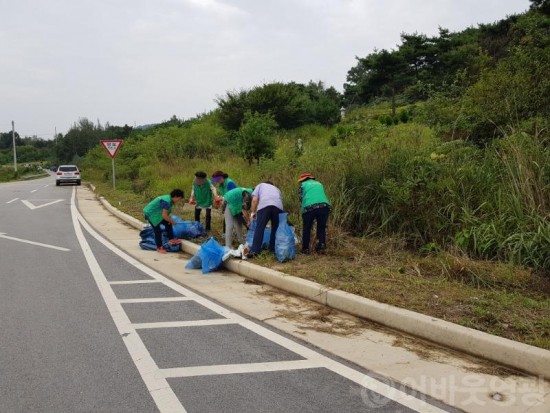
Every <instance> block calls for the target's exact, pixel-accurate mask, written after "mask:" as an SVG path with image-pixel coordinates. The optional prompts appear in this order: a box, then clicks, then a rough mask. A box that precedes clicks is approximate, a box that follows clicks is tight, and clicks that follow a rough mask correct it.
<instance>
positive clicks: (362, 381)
mask: <svg viewBox="0 0 550 413" xmlns="http://www.w3.org/2000/svg"><path fill="white" fill-rule="evenodd" d="M78 219H79V221H80V222H81V224H82V226H83V227H84V228H86V230H87V231H88V232H89V233H90V234H91V235H92V236H93V237H94V238H95V239H96V240H98V241H99V242H100V243H102V244H103V245H105V246H106V247H107V248H108V249H110V250H111V251H112V252H113V253H115V254H116V255H118V256H119V257H121V258H122V259H124V260H125V261H127V262H128V263H130V264H132V265H134V266H135V267H137V268H138V269H140V270H141V271H143V272H144V273H146V274H147V275H149V276H151V277H153V278H155V279H158V280H161V281H162V282H163V283H164V284H165V285H167V286H169V287H171V288H172V289H174V290H176V291H178V292H180V293H182V294H184V295H185V296H187V297H190V298H193V299H194V300H195V301H197V302H198V303H200V304H201V305H203V306H204V307H206V308H208V309H210V310H212V311H214V312H216V313H218V314H220V315H222V316H223V317H226V318H228V319H230V320H234V321H235V322H236V323H238V324H239V325H241V326H243V327H245V328H247V329H249V330H250V331H253V332H255V333H256V334H258V335H259V336H261V337H264V338H266V339H268V340H270V341H272V342H274V343H276V344H279V345H280V346H282V347H284V348H286V349H288V350H290V351H292V352H294V353H296V354H299V355H301V356H302V357H304V358H305V359H308V360H310V361H311V360H315V361H317V362H318V363H319V364H320V366H321V367H325V368H327V369H329V370H331V371H333V372H335V373H337V374H339V375H341V376H342V377H345V378H347V379H349V380H352V381H354V382H355V383H357V384H359V385H361V386H363V387H365V388H367V389H370V390H373V391H375V392H377V393H379V394H381V395H382V396H384V397H387V398H388V399H390V400H394V401H396V402H398V403H401V404H403V405H404V406H407V407H409V408H410V409H413V410H415V411H418V412H422V413H445V411H444V410H441V409H440V408H438V407H436V406H433V405H431V404H429V403H427V402H425V401H424V400H421V399H418V398H415V397H414V396H410V395H408V394H406V393H405V392H404V391H401V390H399V389H397V388H395V387H392V386H390V385H388V384H385V383H383V382H382V381H379V380H377V379H374V378H372V377H370V376H368V375H366V374H363V373H360V372H358V371H356V370H354V369H352V368H349V367H346V366H344V365H343V364H341V363H338V362H336V361H334V360H332V359H330V358H329V357H326V356H323V355H322V354H320V353H317V352H316V351H314V350H312V349H310V348H308V347H306V346H304V345H301V344H299V343H297V342H295V341H293V340H290V339H288V338H286V337H283V336H281V335H279V334H277V333H275V332H273V331H271V330H269V329H267V328H265V327H263V326H261V325H259V324H256V323H254V322H252V321H250V320H248V319H246V318H244V317H242V316H240V315H238V314H236V313H234V312H232V311H230V310H228V309H226V308H224V307H222V306H220V305H218V304H216V303H214V302H212V301H209V300H208V299H206V298H204V297H201V296H199V295H198V294H196V293H194V292H193V291H191V290H188V289H186V288H185V287H183V286H181V285H179V284H177V283H175V282H174V281H172V280H169V279H167V278H165V277H164V276H162V275H161V274H159V273H158V272H156V271H154V270H153V269H151V268H149V267H147V266H145V265H144V264H142V263H140V262H139V261H137V260H136V259H135V258H133V257H131V256H129V255H128V254H126V253H125V252H123V251H122V250H120V249H119V248H118V247H116V246H115V245H113V244H111V243H110V242H109V241H107V240H106V239H105V238H103V237H102V236H101V235H99V234H98V233H97V232H96V231H95V230H93V229H92V228H91V227H90V225H89V224H88V223H87V222H86V220H85V219H84V218H83V217H82V216H81V215H79V218H78Z"/></svg>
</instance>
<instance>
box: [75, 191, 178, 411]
mask: <svg viewBox="0 0 550 413" xmlns="http://www.w3.org/2000/svg"><path fill="white" fill-rule="evenodd" d="M75 195H76V191H75V188H73V191H72V196H71V218H72V221H73V227H74V230H75V233H76V237H77V239H78V242H79V244H80V247H81V249H82V252H83V253H84V257H85V258H86V262H87V263H88V267H89V268H90V271H91V272H92V275H93V277H94V280H95V282H96V284H97V286H98V288H99V291H100V293H101V295H102V296H103V300H104V301H105V304H106V306H107V309H108V311H109V313H110V314H111V317H112V318H113V321H114V322H115V325H116V327H117V329H118V331H119V333H120V334H121V336H122V341H123V342H124V344H125V345H126V348H127V350H128V353H130V356H131V357H132V360H133V361H134V364H135V365H136V367H137V369H138V371H139V374H140V375H141V378H142V379H143V382H144V383H145V385H146V386H147V389H148V390H149V393H150V394H151V397H152V398H153V400H154V402H155V404H156V405H157V407H158V409H159V411H161V412H170V413H172V412H174V413H175V412H180V413H184V412H186V410H185V409H184V408H183V406H182V404H181V402H180V401H179V400H178V398H177V396H176V395H175V393H174V391H173V390H172V388H171V387H170V385H169V384H168V382H167V381H166V379H165V378H163V377H161V376H160V375H159V368H158V366H157V364H156V363H155V361H154V360H153V358H152V357H151V354H150V353H149V351H148V350H147V348H146V347H145V344H143V341H141V338H140V337H139V335H138V334H137V333H136V330H135V329H134V328H133V327H132V323H131V322H130V319H129V318H128V316H127V315H126V313H125V312H124V309H123V308H122V304H120V302H119V301H118V299H117V297H116V295H115V293H114V291H113V289H112V288H111V286H110V285H109V282H108V281H107V279H106V278H105V274H104V273H103V271H102V270H101V267H100V266H99V264H98V262H97V260H96V259H95V256H94V254H93V252H92V250H91V249H90V246H89V244H88V241H86V238H85V237H84V234H83V232H82V228H81V227H80V224H79V221H80V223H82V224H83V226H84V227H86V226H88V225H87V223H86V224H85V225H84V223H85V222H86V221H84V219H83V218H82V216H81V215H80V213H79V212H78V210H77V209H76V204H75ZM86 229H87V230H91V228H89V226H88V228H86Z"/></svg>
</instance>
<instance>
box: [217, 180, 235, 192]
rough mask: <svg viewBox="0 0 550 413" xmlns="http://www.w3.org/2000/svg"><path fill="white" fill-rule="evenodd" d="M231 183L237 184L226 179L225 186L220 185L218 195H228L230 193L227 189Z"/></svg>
mask: <svg viewBox="0 0 550 413" xmlns="http://www.w3.org/2000/svg"><path fill="white" fill-rule="evenodd" d="M230 183H235V182H234V181H233V180H232V179H231V178H225V181H224V182H223V184H221V185H220V187H219V191H218V193H219V194H220V195H221V196H224V195H225V194H227V192H228V191H227V187H228V186H229V184H230ZM235 185H236V184H235ZM237 187H238V186H237ZM233 189H235V188H233Z"/></svg>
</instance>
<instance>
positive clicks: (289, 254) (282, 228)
mask: <svg viewBox="0 0 550 413" xmlns="http://www.w3.org/2000/svg"><path fill="white" fill-rule="evenodd" d="M287 216H288V213H287V212H282V213H280V214H279V227H278V228H277V232H275V256H276V257H277V261H279V262H285V261H288V260H293V259H294V258H296V247H295V245H294V233H293V232H292V229H291V228H290V226H289V225H288V222H287Z"/></svg>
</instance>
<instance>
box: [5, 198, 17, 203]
mask: <svg viewBox="0 0 550 413" xmlns="http://www.w3.org/2000/svg"><path fill="white" fill-rule="evenodd" d="M18 199H19V198H13V199H12V200H11V201H8V202H6V204H11V203H12V202H15V201H17V200H18Z"/></svg>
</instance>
